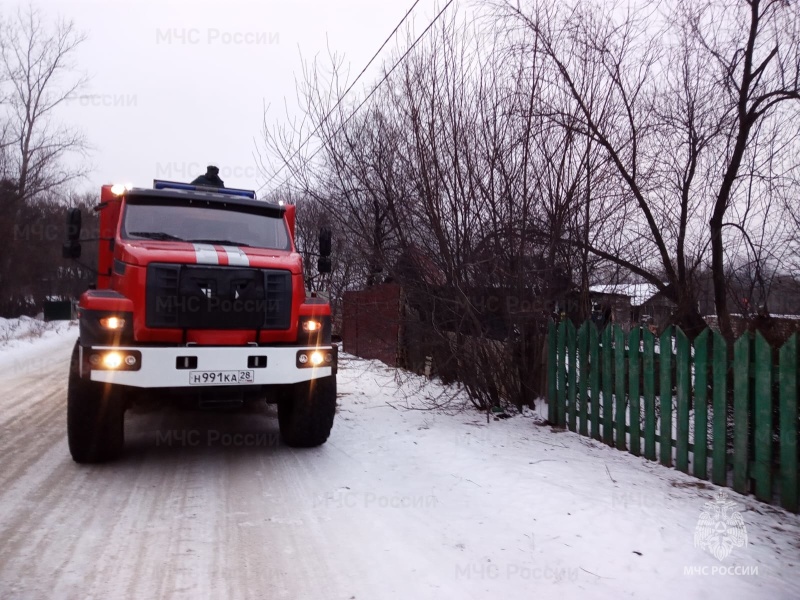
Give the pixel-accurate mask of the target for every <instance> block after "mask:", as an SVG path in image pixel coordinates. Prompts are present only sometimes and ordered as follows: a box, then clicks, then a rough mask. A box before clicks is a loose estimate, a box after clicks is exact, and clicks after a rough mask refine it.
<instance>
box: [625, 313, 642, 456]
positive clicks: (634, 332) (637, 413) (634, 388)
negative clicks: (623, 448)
mask: <svg viewBox="0 0 800 600" xmlns="http://www.w3.org/2000/svg"><path fill="white" fill-rule="evenodd" d="M640 333H641V329H640V328H639V327H634V328H633V329H631V332H630V334H629V336H628V367H629V368H628V398H629V405H630V413H629V414H630V422H631V424H630V427H631V454H633V455H634V456H639V454H641V430H640V420H639V419H640V418H641V407H640V400H639V398H640V396H639V377H640V376H641V369H640V364H641V362H640V360H639V358H640V357H639V336H640Z"/></svg>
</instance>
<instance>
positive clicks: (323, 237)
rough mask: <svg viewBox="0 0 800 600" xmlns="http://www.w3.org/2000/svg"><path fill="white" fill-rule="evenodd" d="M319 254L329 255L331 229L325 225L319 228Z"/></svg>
mask: <svg viewBox="0 0 800 600" xmlns="http://www.w3.org/2000/svg"><path fill="white" fill-rule="evenodd" d="M319 255H320V256H322V257H323V258H327V257H328V256H330V255H331V230H330V229H328V228H327V227H322V228H321V229H320V230H319ZM329 262H330V261H329Z"/></svg>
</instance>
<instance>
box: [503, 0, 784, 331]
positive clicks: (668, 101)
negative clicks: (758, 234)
mask: <svg viewBox="0 0 800 600" xmlns="http://www.w3.org/2000/svg"><path fill="white" fill-rule="evenodd" d="M495 6H496V8H497V14H500V15H501V16H504V17H505V18H506V19H507V20H508V23H509V25H510V26H511V27H515V26H521V27H523V28H524V29H527V30H528V31H530V32H531V42H530V44H529V46H528V48H529V47H531V46H535V49H536V51H537V52H540V53H541V54H542V55H543V56H544V57H545V58H546V59H547V61H548V62H549V64H550V66H551V68H552V74H553V80H554V81H555V82H557V83H556V84H557V85H559V86H561V87H562V88H563V89H564V90H566V91H567V92H568V93H569V95H570V96H571V98H572V101H573V104H574V106H575V107H576V108H577V117H578V118H577V119H576V118H575V113H574V112H573V111H569V112H566V111H564V110H563V109H560V108H559V107H554V109H553V111H552V117H553V119H554V120H555V121H556V122H558V123H559V125H560V126H561V127H562V128H563V129H564V131H565V132H567V131H570V132H575V133H577V134H579V135H581V136H583V137H585V138H587V139H588V140H590V141H591V143H592V145H593V147H594V148H596V150H597V151H599V152H602V153H604V154H605V156H606V157H607V158H608V159H609V160H610V161H611V163H612V164H613V165H614V168H615V177H614V180H613V181H610V182H608V183H612V184H613V186H614V187H616V189H617V190H618V192H617V197H619V198H622V199H624V200H625V202H621V203H619V204H618V206H617V207H616V209H615V217H614V221H613V222H614V223H615V224H616V228H606V229H605V231H604V232H603V234H604V237H603V238H602V239H599V240H598V241H597V243H593V244H587V243H586V242H585V241H581V240H577V239H573V240H572V243H574V244H576V245H579V246H581V247H584V248H588V249H589V250H590V251H591V252H592V253H593V254H595V255H596V256H599V257H602V258H604V259H606V260H608V261H611V262H614V263H616V264H619V265H620V266H623V267H625V268H626V269H628V270H629V271H630V272H632V273H635V274H636V275H638V276H640V277H643V278H644V279H646V280H647V281H650V282H651V283H653V284H654V285H655V286H656V287H657V288H658V289H659V290H661V291H662V292H663V293H664V294H665V295H666V296H667V297H669V298H671V299H672V300H673V301H675V302H676V304H677V306H678V309H677V318H678V322H679V323H680V324H682V325H683V326H684V327H685V328H686V329H687V330H688V332H689V333H697V332H698V331H699V330H700V329H701V328H702V327H703V326H704V323H703V321H702V319H701V318H700V315H699V314H698V311H697V308H696V307H697V298H696V290H695V280H694V273H695V272H696V271H697V269H698V268H699V267H700V266H701V264H702V262H703V260H704V259H705V258H706V256H707V255H706V248H707V247H708V245H710V247H711V263H712V271H713V274H714V292H715V299H716V308H717V313H718V314H719V316H720V326H721V329H722V331H723V333H724V334H725V335H727V336H729V337H730V335H731V329H730V322H729V318H728V306H727V291H726V287H725V260H724V258H725V257H724V245H725V243H726V240H728V239H729V237H726V236H725V235H723V228H724V227H725V225H726V223H725V215H726V214H727V213H728V211H729V210H730V208H731V206H733V205H734V204H736V203H737V202H739V201H741V194H742V193H743V191H744V190H743V188H742V186H741V184H740V182H741V179H742V177H743V175H744V176H747V173H746V172H745V171H746V168H745V166H743V163H744V160H745V158H746V157H747V155H748V151H752V150H753V149H754V144H753V133H754V131H755V128H756V126H757V125H758V124H759V122H761V121H762V120H769V119H773V118H775V117H776V115H778V114H780V112H781V110H784V109H785V110H793V111H796V106H793V107H791V108H790V107H788V106H786V107H784V106H783V105H784V104H787V105H788V103H789V102H790V101H793V100H797V99H798V87H797V86H798V82H800V59H799V58H798V57H800V54H798V41H799V40H798V35H797V33H798V32H797V22H798V17H799V16H800V15H798V7H797V5H796V4H795V3H786V2H782V1H779V0H774V1H762V0H750V1H745V0H740V1H726V0H709V1H707V2H704V3H700V4H698V3H695V2H682V1H677V2H672V3H665V4H663V5H661V4H651V3H641V4H639V5H636V6H633V7H630V8H629V9H628V10H627V11H619V10H617V11H616V12H615V11H614V10H613V7H611V6H603V5H601V6H598V5H590V4H589V3H586V2H576V3H573V4H571V5H567V6H566V7H558V8H553V6H552V4H551V3H547V4H545V3H539V2H533V3H531V4H530V6H529V7H528V8H527V9H523V8H521V7H520V6H518V5H514V4H512V3H511V2H508V1H506V2H503V3H502V4H500V5H497V4H495ZM662 6H663V7H665V8H666V11H665V12H661V7H662ZM589 68H591V69H599V71H600V73H601V74H602V78H603V81H604V83H605V86H604V87H605V89H606V90H607V93H606V94H605V97H604V98H602V99H601V101H599V102H598V101H597V100H598V98H597V97H596V96H594V95H592V94H591V91H592V90H593V89H594V88H591V87H590V86H588V85H587V83H586V81H587V78H586V72H587V69H589ZM591 98H594V99H595V102H590V99H591ZM793 104H794V103H793ZM565 135H566V133H565ZM760 150H761V152H762V154H761V156H762V159H763V157H764V156H765V155H767V156H768V155H769V154H770V153H774V152H777V151H778V150H779V148H777V147H776V146H774V145H772V146H768V147H765V148H761V149H760ZM769 175H770V176H774V175H775V173H770V174H769ZM608 183H607V185H608ZM706 222H708V223H709V225H708V227H705V226H704V225H703V223H706ZM661 273H663V278H662V276H661Z"/></svg>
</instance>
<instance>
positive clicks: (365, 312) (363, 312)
mask: <svg viewBox="0 0 800 600" xmlns="http://www.w3.org/2000/svg"><path fill="white" fill-rule="evenodd" d="M400 296H401V293H400V286H399V285H398V284H394V283H384V284H381V285H376V286H373V287H370V288H367V289H365V290H360V291H357V292H345V293H344V298H343V301H342V305H343V306H342V308H343V311H342V312H343V320H342V343H343V345H344V351H345V352H348V353H349V354H354V355H356V356H360V357H361V358H376V359H378V360H380V361H383V362H384V363H386V364H387V365H389V366H391V367H395V366H398V351H399V341H400V320H401V319H400V317H401V298H400Z"/></svg>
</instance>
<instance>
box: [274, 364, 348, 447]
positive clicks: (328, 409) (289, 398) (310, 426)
mask: <svg viewBox="0 0 800 600" xmlns="http://www.w3.org/2000/svg"><path fill="white" fill-rule="evenodd" d="M335 414H336V377H335V376H333V375H332V376H330V377H321V378H319V379H312V380H311V381H304V382H302V383H296V384H294V385H291V386H287V389H286V390H284V393H283V394H282V395H281V398H280V399H279V400H278V424H279V426H280V430H281V437H282V438H283V441H284V442H286V444H288V445H289V446H294V447H296V448H310V447H313V446H319V445H321V444H324V443H325V442H326V441H327V439H328V436H329V435H330V432H331V428H332V427H333V418H334V415H335Z"/></svg>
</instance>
